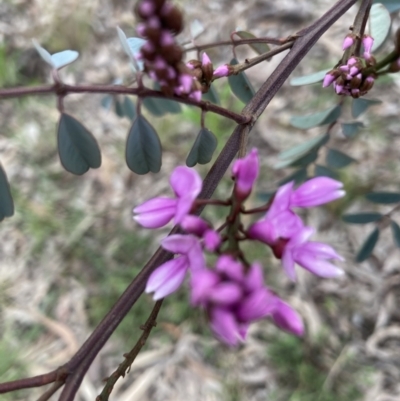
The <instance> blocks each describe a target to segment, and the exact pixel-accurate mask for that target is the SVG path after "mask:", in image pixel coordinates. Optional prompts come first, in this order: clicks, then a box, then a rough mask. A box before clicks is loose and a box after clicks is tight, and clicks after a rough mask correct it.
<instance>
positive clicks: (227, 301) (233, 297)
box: [209, 282, 243, 306]
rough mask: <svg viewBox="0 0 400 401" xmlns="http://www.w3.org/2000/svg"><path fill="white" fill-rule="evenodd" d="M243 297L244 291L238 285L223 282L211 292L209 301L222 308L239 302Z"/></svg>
mask: <svg viewBox="0 0 400 401" xmlns="http://www.w3.org/2000/svg"><path fill="white" fill-rule="evenodd" d="M242 295H243V293H242V290H241V288H240V287H239V286H238V285H237V284H234V283H232V282H221V283H219V284H217V285H216V286H215V287H214V288H213V289H212V291H210V294H209V300H210V302H212V303H215V304H218V305H221V306H228V305H233V304H235V303H236V302H238V301H239V300H240V298H241V297H242Z"/></svg>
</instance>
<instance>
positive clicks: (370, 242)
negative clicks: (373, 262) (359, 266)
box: [356, 228, 379, 263]
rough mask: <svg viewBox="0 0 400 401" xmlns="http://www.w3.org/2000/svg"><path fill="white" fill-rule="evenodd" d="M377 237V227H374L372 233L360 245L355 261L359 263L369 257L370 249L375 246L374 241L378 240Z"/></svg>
mask: <svg viewBox="0 0 400 401" xmlns="http://www.w3.org/2000/svg"><path fill="white" fill-rule="evenodd" d="M378 239H379V229H378V228H375V230H374V231H372V233H371V234H370V235H369V236H368V238H367V239H366V240H365V242H364V244H363V245H362V247H361V249H360V250H359V252H358V254H357V256H356V262H359V263H360V262H363V261H364V260H366V259H368V258H369V256H370V255H371V253H372V251H373V250H374V248H375V245H376V243H377V242H378Z"/></svg>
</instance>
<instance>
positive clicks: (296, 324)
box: [271, 297, 304, 336]
mask: <svg viewBox="0 0 400 401" xmlns="http://www.w3.org/2000/svg"><path fill="white" fill-rule="evenodd" d="M275 298H276V299H275V308H274V310H273V312H272V313H271V317H272V320H273V321H274V323H275V324H276V325H277V326H278V327H279V328H280V329H282V330H285V331H288V332H289V333H293V334H294V335H296V336H302V335H303V334H304V325H303V321H302V319H301V317H300V316H299V314H298V313H297V312H296V311H295V310H294V309H293V308H292V307H291V306H290V305H288V304H287V303H286V302H283V301H282V300H281V299H279V298H278V297H275Z"/></svg>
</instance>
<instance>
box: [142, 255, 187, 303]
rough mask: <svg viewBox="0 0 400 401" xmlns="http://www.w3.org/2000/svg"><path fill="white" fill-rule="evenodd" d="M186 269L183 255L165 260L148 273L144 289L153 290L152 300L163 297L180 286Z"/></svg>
mask: <svg viewBox="0 0 400 401" xmlns="http://www.w3.org/2000/svg"><path fill="white" fill-rule="evenodd" d="M187 269H188V264H187V258H186V257H184V256H181V257H178V258H176V259H172V260H169V261H168V262H165V263H164V264H162V265H161V266H159V267H158V268H157V269H156V270H155V271H154V272H153V273H152V274H151V275H150V277H149V279H148V281H147V285H146V289H145V291H146V292H147V293H149V292H154V296H153V299H154V300H158V299H161V298H165V297H166V296H167V295H169V294H171V293H173V292H174V291H176V290H177V289H178V288H179V287H180V285H181V284H182V283H183V280H184V279H185V274H186V271H187Z"/></svg>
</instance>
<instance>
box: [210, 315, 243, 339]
mask: <svg viewBox="0 0 400 401" xmlns="http://www.w3.org/2000/svg"><path fill="white" fill-rule="evenodd" d="M210 323H211V330H212V331H213V332H214V334H215V335H216V336H217V337H218V338H219V339H220V340H221V341H223V342H224V343H225V344H227V345H229V346H231V347H232V346H235V345H237V344H238V343H239V341H240V339H241V338H242V335H243V332H242V330H241V329H240V327H239V324H238V322H237V321H236V319H235V317H234V315H233V314H232V313H231V312H230V311H228V310H225V309H222V308H213V310H212V311H211V322H210Z"/></svg>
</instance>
